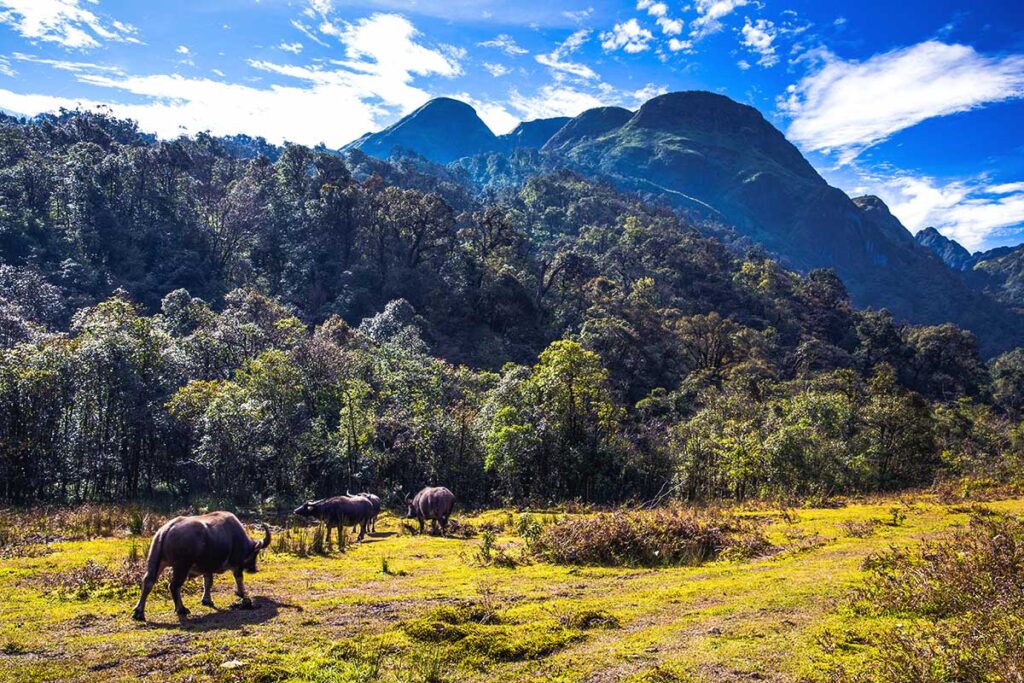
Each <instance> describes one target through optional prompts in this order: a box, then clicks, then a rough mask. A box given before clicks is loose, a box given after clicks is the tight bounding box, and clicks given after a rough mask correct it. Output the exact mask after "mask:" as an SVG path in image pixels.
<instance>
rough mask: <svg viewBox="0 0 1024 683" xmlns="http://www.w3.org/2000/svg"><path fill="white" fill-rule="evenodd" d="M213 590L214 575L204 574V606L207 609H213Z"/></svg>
mask: <svg viewBox="0 0 1024 683" xmlns="http://www.w3.org/2000/svg"><path fill="white" fill-rule="evenodd" d="M211 588H213V574H203V604H204V605H206V606H207V607H213V597H212V596H211V595H210V589H211Z"/></svg>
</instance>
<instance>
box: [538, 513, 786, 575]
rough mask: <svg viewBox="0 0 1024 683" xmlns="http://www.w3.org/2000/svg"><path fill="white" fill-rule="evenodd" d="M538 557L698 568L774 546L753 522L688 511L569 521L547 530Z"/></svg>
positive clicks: (568, 561) (603, 515) (561, 561)
mask: <svg viewBox="0 0 1024 683" xmlns="http://www.w3.org/2000/svg"><path fill="white" fill-rule="evenodd" d="M536 548H537V552H538V553H539V554H540V555H541V556H542V557H544V558H546V559H548V560H550V561H552V562H556V563H558V564H590V565H606V566H619V565H627V566H663V565H697V564H701V563H703V562H707V561H709V560H713V559H716V558H718V557H719V556H720V555H722V554H723V553H724V552H726V551H729V555H730V557H751V556H755V555H758V554H762V553H764V552H766V551H767V550H768V549H769V548H770V544H769V543H768V541H767V540H766V539H765V538H764V536H763V535H762V534H761V533H760V532H759V531H758V530H757V529H756V528H755V527H753V526H752V524H751V523H749V522H743V521H741V520H739V519H738V518H735V517H727V516H722V515H714V514H707V513H705V514H696V513H694V512H692V511H690V510H686V509H684V508H662V509H658V510H650V511H638V512H608V513H599V514H596V515H587V516H579V517H566V518H564V519H562V520H561V521H558V522H555V523H554V524H550V525H548V526H547V527H545V528H544V529H543V531H542V532H541V534H540V537H539V538H538V540H537V542H536Z"/></svg>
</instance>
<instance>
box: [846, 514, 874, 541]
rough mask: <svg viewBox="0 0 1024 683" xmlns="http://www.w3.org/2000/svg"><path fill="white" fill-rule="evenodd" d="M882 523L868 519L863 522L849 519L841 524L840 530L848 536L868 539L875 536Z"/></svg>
mask: <svg viewBox="0 0 1024 683" xmlns="http://www.w3.org/2000/svg"><path fill="white" fill-rule="evenodd" d="M880 522H881V520H878V519H867V520H864V521H862V522H860V521H856V520H852V519H848V520H845V521H843V522H840V523H839V529H840V530H841V531H843V532H844V533H845V534H846V535H847V536H852V537H854V538H867V537H868V536H873V535H874V534H875V528H876V527H877V526H878V525H879V523H880Z"/></svg>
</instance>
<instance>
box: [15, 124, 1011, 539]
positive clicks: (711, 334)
mask: <svg viewBox="0 0 1024 683" xmlns="http://www.w3.org/2000/svg"><path fill="white" fill-rule="evenodd" d="M264 153H266V154H268V155H269V156H263V154H264ZM535 156H536V155H533V156H530V155H524V156H520V157H517V158H516V159H515V161H514V164H523V165H528V164H530V163H538V164H540V163H542V162H541V161H540V160H539V159H537V158H535ZM492 162H493V160H492V161H489V162H487V163H492ZM476 171H480V169H476V170H475V171H474V169H472V168H471V169H469V170H468V172H469V173H470V174H472V173H475V172H476ZM508 173H509V174H510V175H511V176H515V177H519V178H525V177H527V176H529V175H531V174H530V173H527V172H526V171H525V170H524V169H523V168H520V167H519V166H516V167H515V168H510V169H508ZM0 196H2V197H3V202H2V212H3V219H4V231H3V236H2V239H0V501H2V502H4V503H16V504H30V503H33V502H35V501H40V500H46V501H59V502H65V501H73V502H77V501H90V500H92V501H100V500H114V499H141V498H152V497H164V498H167V499H171V500H185V499H191V498H197V497H204V498H206V497H208V498H212V499H215V500H219V501H228V502H233V503H234V504H237V505H245V506H254V507H255V506H264V507H275V506H280V505H283V504H286V503H287V502H290V501H292V500H294V499H298V498H306V497H309V496H315V497H320V496H324V495H329V494H336V493H338V492H340V491H342V490H345V489H348V490H353V491H354V490H362V489H373V490H379V491H381V492H382V493H385V494H390V495H396V494H397V493H398V492H399V491H410V490H415V489H417V488H419V487H421V486H423V485H425V484H427V483H436V484H444V485H447V486H448V487H449V488H451V489H452V490H453V491H455V492H456V494H457V496H458V497H459V500H460V501H461V502H462V503H464V504H468V505H476V504H483V503H486V502H491V501H495V500H502V501H515V502H526V501H530V502H539V503H548V502H551V501H557V500H568V499H581V500H585V501H598V502H603V501H611V500H625V499H629V498H635V499H641V500H646V499H650V498H652V497H655V496H662V497H667V496H670V495H676V496H680V497H685V498H710V497H721V496H725V497H736V498H746V497H751V496H774V495H777V494H780V493H783V492H784V493H786V494H790V495H792V494H797V495H799V494H807V495H815V496H826V495H830V494H834V493H842V492H855V491H870V490H879V489H895V488H900V487H905V486H916V485H922V484H927V483H930V482H931V481H932V480H933V479H934V478H935V477H936V476H941V475H954V476H962V475H965V474H968V473H974V472H979V471H980V473H982V474H983V475H984V476H987V477H992V478H996V479H1002V480H1005V479H1012V478H1014V477H1018V476H1019V471H1020V467H1019V463H1020V462H1021V457H1022V453H1024V436H1022V434H1024V432H1022V428H1021V427H1020V423H1019V420H1020V417H1021V412H1020V411H1021V406H1020V405H1019V400H1018V397H1019V396H1020V395H1021V393H1022V392H1021V391H1020V389H1021V377H1024V372H1022V371H1021V369H1020V366H1021V362H1020V361H1021V355H1020V352H1019V351H1018V352H1011V353H1009V354H1005V355H1004V356H1002V357H1001V358H999V359H997V360H996V361H994V362H993V364H992V365H991V367H986V366H984V365H983V364H982V363H981V362H980V359H979V357H978V349H977V342H976V340H975V339H974V337H973V336H972V335H970V334H969V333H966V332H963V331H962V330H959V329H957V328H956V327H953V326H950V325H940V326H933V327H919V328H915V327H907V326H905V325H901V324H899V323H898V322H896V321H895V320H894V319H893V318H892V316H890V315H888V314H886V313H885V312H872V311H858V310H856V309H854V308H853V307H852V306H851V304H850V301H849V296H848V294H847V291H846V288H845V287H844V285H843V283H842V282H841V281H840V280H839V279H838V278H837V277H836V276H835V274H834V273H831V272H829V271H812V272H810V273H808V274H807V275H806V276H801V275H798V274H796V273H794V272H791V271H788V270H786V269H785V268H783V267H782V266H781V265H779V264H778V263H777V262H775V261H772V260H770V259H767V258H764V257H763V256H760V255H758V254H756V253H751V254H749V255H747V256H745V257H742V258H741V257H739V256H737V254H736V252H735V251H733V250H730V248H729V247H728V246H727V245H726V244H724V243H723V242H722V241H720V240H719V239H717V238H715V237H712V236H709V235H719V236H723V235H724V236H727V233H726V232H723V230H722V228H721V226H714V225H705V224H699V225H695V224H692V223H690V222H688V221H686V220H684V219H683V218H681V217H680V216H679V215H677V214H676V213H673V212H672V211H670V210H668V209H666V208H664V207H655V206H651V205H649V204H645V203H643V202H642V201H640V200H639V199H636V198H634V197H629V196H626V195H624V194H622V193H620V192H618V191H616V190H615V189H613V188H612V187H610V186H607V185H603V184H600V183H596V182H592V181H589V180H587V179H584V178H582V177H580V176H578V175H575V174H573V173H570V172H567V171H559V172H552V173H548V174H542V175H535V176H534V177H531V178H529V180H526V181H523V182H522V183H521V184H508V185H507V187H506V189H505V190H504V191H502V192H498V193H489V194H480V193H477V192H476V190H475V189H474V188H473V186H472V185H471V184H469V182H468V180H467V176H466V175H464V174H462V173H461V172H459V171H457V170H453V169H443V168H441V167H436V166H432V165H430V164H429V163H426V162H424V161H423V160H415V159H408V158H406V159H397V160H395V161H394V162H393V163H392V162H382V161H379V160H372V159H369V158H367V157H365V155H360V154H358V153H356V154H352V155H349V156H348V157H347V158H346V159H342V158H340V157H339V156H337V155H334V154H331V153H328V152H327V151H325V150H320V149H317V150H311V149H308V148H305V147H301V146H295V145H292V146H287V147H285V148H274V147H272V146H269V145H266V144H265V143H263V142H261V141H252V140H243V139H238V138H236V139H224V140H218V139H214V138H212V137H210V136H208V135H200V136H197V137H195V138H192V139H189V138H181V139H178V140H174V141H167V142H158V141H155V140H153V139H151V138H149V137H147V136H144V135H142V134H140V133H139V132H138V130H137V127H136V126H135V125H134V124H132V123H131V122H125V121H119V120H117V119H114V118H112V117H109V116H107V115H103V114H90V113H82V112H77V113H72V112H68V113H64V114H62V115H60V116H55V117H47V118H46V119H44V120H39V121H35V122H29V123H25V122H17V121H15V120H13V119H3V120H2V121H0ZM499 368H500V371H499V372H495V370H496V369H499ZM961 399H964V400H961ZM129 526H130V528H131V530H132V531H133V532H137V530H138V529H139V520H133V522H132V523H131V524H130V525H129Z"/></svg>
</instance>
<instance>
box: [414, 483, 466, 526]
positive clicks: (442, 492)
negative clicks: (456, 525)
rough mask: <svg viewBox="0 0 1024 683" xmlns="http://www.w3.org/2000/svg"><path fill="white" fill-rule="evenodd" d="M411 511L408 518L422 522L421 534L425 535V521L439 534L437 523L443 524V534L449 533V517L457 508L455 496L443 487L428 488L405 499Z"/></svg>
mask: <svg viewBox="0 0 1024 683" xmlns="http://www.w3.org/2000/svg"><path fill="white" fill-rule="evenodd" d="M405 503H406V505H408V506H409V509H408V511H407V513H406V516H407V517H415V518H416V519H418V520H419V522H420V533H421V534H422V533H423V528H424V521H425V520H428V519H429V520H430V527H431V529H433V531H434V533H437V523H438V522H440V523H441V534H442V535H446V534H447V533H448V517H450V516H451V514H452V508H453V507H455V494H453V493H452V492H451V491H449V490H448V489H446V488H445V487H443V486H428V487H427V488H425V489H423V490H422V491H420V492H419V493H417V494H416V495H415V496H413V495H409V496H406V498H405Z"/></svg>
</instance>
